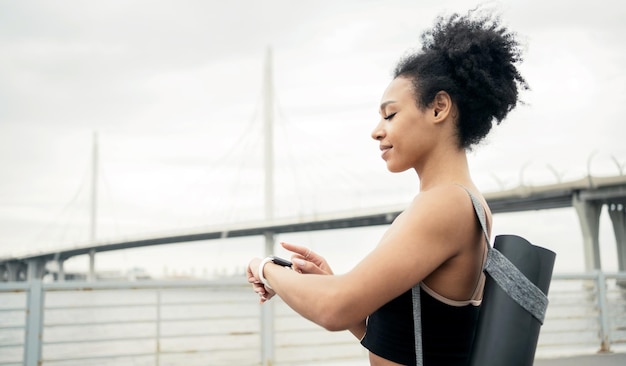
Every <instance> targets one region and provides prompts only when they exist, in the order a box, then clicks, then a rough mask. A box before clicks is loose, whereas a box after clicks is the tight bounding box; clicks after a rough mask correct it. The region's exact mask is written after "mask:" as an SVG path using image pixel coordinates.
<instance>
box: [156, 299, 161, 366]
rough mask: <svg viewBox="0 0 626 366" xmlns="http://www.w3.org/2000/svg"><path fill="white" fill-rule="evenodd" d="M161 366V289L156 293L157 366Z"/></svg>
mask: <svg viewBox="0 0 626 366" xmlns="http://www.w3.org/2000/svg"><path fill="white" fill-rule="evenodd" d="M160 364H161V289H160V288H158V289H157V292H156V366H159V365H160Z"/></svg>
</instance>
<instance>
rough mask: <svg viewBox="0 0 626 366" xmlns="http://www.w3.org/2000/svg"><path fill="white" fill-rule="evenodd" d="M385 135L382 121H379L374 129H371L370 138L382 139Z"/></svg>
mask: <svg viewBox="0 0 626 366" xmlns="http://www.w3.org/2000/svg"><path fill="white" fill-rule="evenodd" d="M384 137H385V130H384V128H383V121H380V122H379V123H378V125H376V127H374V130H373V131H372V138H373V139H374V140H377V141H379V140H382V139H383V138H384Z"/></svg>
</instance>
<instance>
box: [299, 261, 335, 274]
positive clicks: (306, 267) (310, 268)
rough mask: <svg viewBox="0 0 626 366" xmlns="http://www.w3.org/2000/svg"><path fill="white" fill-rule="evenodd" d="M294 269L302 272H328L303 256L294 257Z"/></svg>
mask: <svg viewBox="0 0 626 366" xmlns="http://www.w3.org/2000/svg"><path fill="white" fill-rule="evenodd" d="M293 265H294V267H295V268H294V269H295V270H297V271H298V272H300V273H305V274H327V273H326V272H325V271H324V270H322V269H321V268H320V267H318V266H317V265H316V264H315V263H313V262H310V261H306V260H304V259H302V258H294V259H293Z"/></svg>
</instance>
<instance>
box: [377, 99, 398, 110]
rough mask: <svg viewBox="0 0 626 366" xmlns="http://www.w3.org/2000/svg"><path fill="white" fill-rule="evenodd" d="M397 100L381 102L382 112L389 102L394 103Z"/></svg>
mask: <svg viewBox="0 0 626 366" xmlns="http://www.w3.org/2000/svg"><path fill="white" fill-rule="evenodd" d="M395 102H396V101H395V100H388V101H385V102H382V103H381V104H380V111H381V112H382V111H383V110H384V109H385V107H387V106H388V105H389V104H392V103H395Z"/></svg>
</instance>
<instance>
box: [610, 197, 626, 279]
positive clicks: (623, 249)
mask: <svg viewBox="0 0 626 366" xmlns="http://www.w3.org/2000/svg"><path fill="white" fill-rule="evenodd" d="M608 208H609V216H610V217H611V222H612V223H613V231H614V232H615V244H616V245H617V266H618V270H619V271H620V272H621V271H626V205H624V204H623V203H610V204H608Z"/></svg>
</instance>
